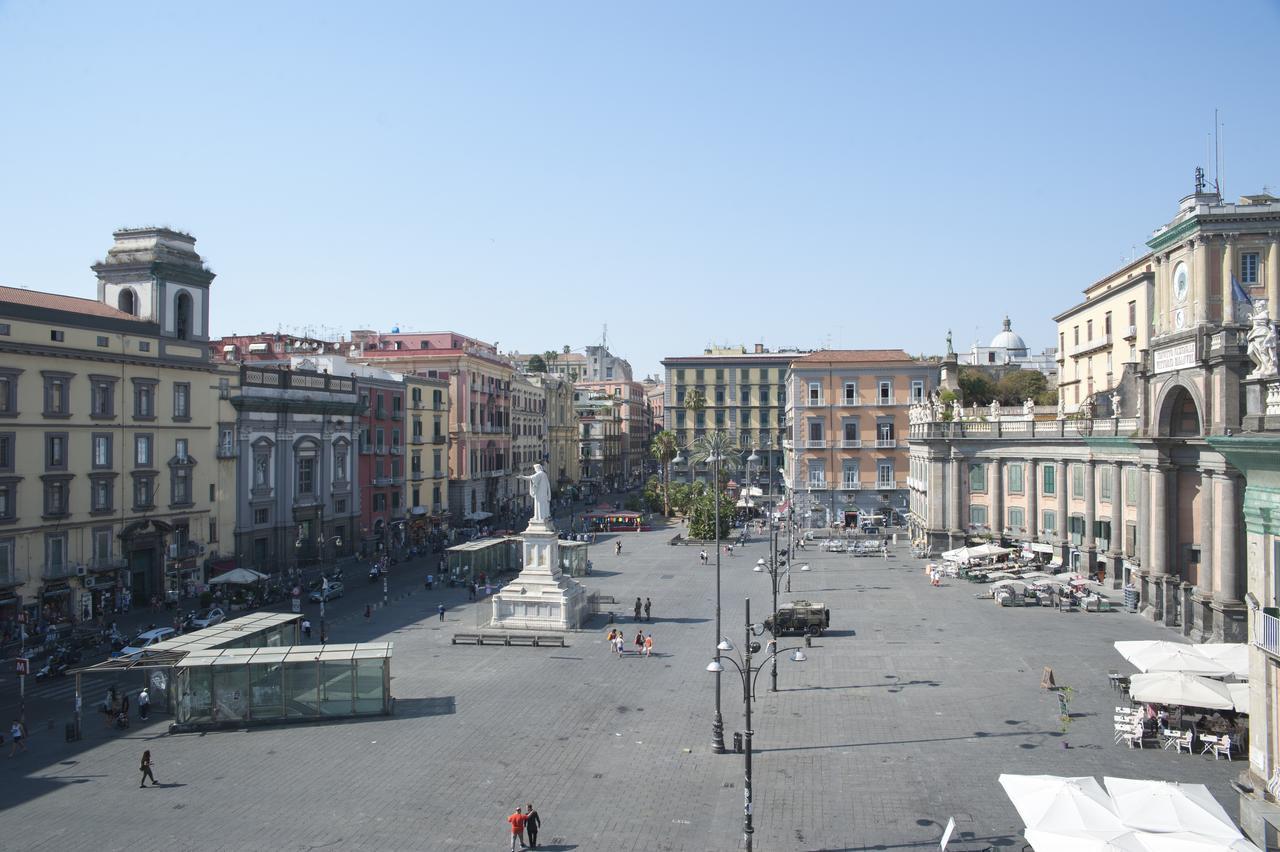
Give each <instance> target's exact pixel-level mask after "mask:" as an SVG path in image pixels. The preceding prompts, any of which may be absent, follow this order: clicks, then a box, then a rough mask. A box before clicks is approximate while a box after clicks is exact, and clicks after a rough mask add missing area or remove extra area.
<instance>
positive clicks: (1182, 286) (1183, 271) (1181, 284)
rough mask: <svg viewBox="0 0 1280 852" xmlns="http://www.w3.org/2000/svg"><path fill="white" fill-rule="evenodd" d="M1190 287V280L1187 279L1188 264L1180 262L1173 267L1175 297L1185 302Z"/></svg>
mask: <svg viewBox="0 0 1280 852" xmlns="http://www.w3.org/2000/svg"><path fill="white" fill-rule="evenodd" d="M1188 289H1190V282H1189V281H1188V280H1187V265H1186V264H1185V263H1179V264H1178V265H1177V266H1175V267H1174V268H1173V298H1174V299H1175V300H1176V301H1178V302H1185V301H1186V300H1187V290H1188Z"/></svg>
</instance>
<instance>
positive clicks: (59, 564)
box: [44, 533, 67, 573]
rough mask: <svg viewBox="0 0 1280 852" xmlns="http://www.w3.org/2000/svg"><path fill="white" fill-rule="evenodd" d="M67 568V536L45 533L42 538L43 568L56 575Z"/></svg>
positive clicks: (64, 534)
mask: <svg viewBox="0 0 1280 852" xmlns="http://www.w3.org/2000/svg"><path fill="white" fill-rule="evenodd" d="M66 567H67V534H66V533H47V534H46V535H45V537H44V568H45V570H46V571H48V572H51V573H57V572H60V571H62V570H64V569H65V568H66Z"/></svg>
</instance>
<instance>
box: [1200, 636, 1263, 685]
mask: <svg viewBox="0 0 1280 852" xmlns="http://www.w3.org/2000/svg"><path fill="white" fill-rule="evenodd" d="M1193 647H1194V648H1195V649H1196V650H1197V651H1199V652H1200V653H1201V654H1202V655H1204V656H1206V657H1208V658H1209V659H1211V660H1213V661H1214V662H1215V663H1218V664H1219V665H1222V666H1224V667H1225V668H1227V669H1228V670H1230V672H1231V673H1232V674H1233V675H1235V676H1236V677H1238V678H1241V679H1247V678H1248V677H1249V646H1248V645H1246V644H1244V643H1243V642H1205V643H1204V644H1203V645H1195V646H1193Z"/></svg>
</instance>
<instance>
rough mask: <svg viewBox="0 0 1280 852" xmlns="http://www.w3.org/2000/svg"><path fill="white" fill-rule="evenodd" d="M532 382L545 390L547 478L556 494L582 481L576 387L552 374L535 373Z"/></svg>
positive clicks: (530, 378) (531, 378) (529, 377)
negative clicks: (574, 404)
mask: <svg viewBox="0 0 1280 852" xmlns="http://www.w3.org/2000/svg"><path fill="white" fill-rule="evenodd" d="M528 379H529V381H530V382H532V383H533V384H534V385H537V386H538V387H540V388H541V389H542V394H543V404H544V410H545V429H546V435H547V440H546V462H545V464H544V467H545V468H546V471H547V476H549V477H551V482H552V483H553V486H554V488H555V490H556V491H557V493H558V492H559V490H560V489H561V488H563V487H564V486H566V485H577V484H578V482H579V481H580V480H581V479H582V462H581V458H580V456H581V453H580V450H579V443H580V438H579V426H578V415H577V414H576V413H575V411H574V407H573V390H574V387H573V384H572V383H571V382H569V381H567V380H565V379H562V378H560V377H559V376H554V375H551V374H550V373H532V374H530V375H529V376H528Z"/></svg>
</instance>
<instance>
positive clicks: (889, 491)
mask: <svg viewBox="0 0 1280 852" xmlns="http://www.w3.org/2000/svg"><path fill="white" fill-rule="evenodd" d="M938 368H939V362H938V361H937V360H933V359H927V360H925V359H917V358H912V357H911V356H910V355H908V354H907V353H906V352H904V351H902V350H901V349H843V350H823V351H819V352H813V353H811V354H808V355H804V356H802V357H798V358H796V359H795V360H793V361H792V362H791V367H790V369H789V370H788V371H787V377H786V382H787V405H786V426H787V438H786V439H785V440H784V442H783V447H784V449H785V450H786V456H785V457H786V463H785V468H786V488H787V495H788V498H789V500H790V502H791V503H792V504H793V506H794V509H795V513H796V514H795V516H796V518H797V520H798V521H800V522H801V523H803V524H804V525H806V526H814V527H822V526H830V525H833V524H849V525H854V524H857V523H859V522H860V521H862V520H871V519H876V518H881V519H890V518H900V517H901V516H902V515H904V514H905V513H906V510H907V482H906V478H907V427H908V422H907V411H908V407H909V406H910V405H912V404H918V403H920V402H923V401H924V400H925V399H926V398H927V397H928V396H929V395H930V394H932V393H933V391H934V389H935V388H936V387H937V383H938V375H939V370H938Z"/></svg>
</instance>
